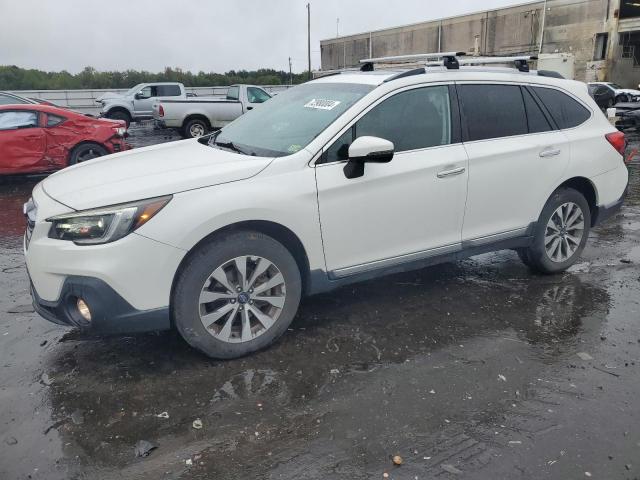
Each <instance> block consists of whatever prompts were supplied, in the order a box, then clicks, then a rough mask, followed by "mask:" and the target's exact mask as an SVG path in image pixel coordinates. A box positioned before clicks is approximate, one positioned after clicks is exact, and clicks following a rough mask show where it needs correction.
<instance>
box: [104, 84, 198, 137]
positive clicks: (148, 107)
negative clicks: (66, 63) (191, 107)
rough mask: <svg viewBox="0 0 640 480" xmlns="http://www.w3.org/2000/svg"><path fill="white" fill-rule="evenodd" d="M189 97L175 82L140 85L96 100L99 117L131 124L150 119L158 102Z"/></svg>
mask: <svg viewBox="0 0 640 480" xmlns="http://www.w3.org/2000/svg"><path fill="white" fill-rule="evenodd" d="M188 96H189V94H188V93H186V91H185V89H184V85H183V84H181V83H177V82H158V83H140V84H138V85H136V86H135V87H132V88H130V89H129V90H127V91H126V92H125V93H113V92H107V93H105V94H103V95H102V96H100V97H98V98H97V99H96V102H97V103H99V104H100V105H101V112H100V116H101V117H107V118H111V119H114V120H124V121H125V122H127V126H129V124H130V123H131V122H136V121H139V120H147V119H151V118H152V116H153V110H152V106H153V104H154V102H157V101H158V100H179V99H186V98H187V97H188Z"/></svg>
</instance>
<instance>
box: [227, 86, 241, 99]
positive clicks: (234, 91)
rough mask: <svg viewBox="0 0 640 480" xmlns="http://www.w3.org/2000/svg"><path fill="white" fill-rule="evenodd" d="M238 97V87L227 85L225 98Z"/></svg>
mask: <svg viewBox="0 0 640 480" xmlns="http://www.w3.org/2000/svg"><path fill="white" fill-rule="evenodd" d="M239 98H240V87H238V86H236V87H229V90H227V100H238V99H239Z"/></svg>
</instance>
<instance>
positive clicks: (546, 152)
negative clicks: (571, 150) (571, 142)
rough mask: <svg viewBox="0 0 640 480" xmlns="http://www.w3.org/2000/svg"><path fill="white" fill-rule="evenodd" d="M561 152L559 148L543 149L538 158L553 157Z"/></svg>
mask: <svg viewBox="0 0 640 480" xmlns="http://www.w3.org/2000/svg"><path fill="white" fill-rule="evenodd" d="M561 152H562V150H560V149H559V148H545V149H544V150H542V151H541V152H540V153H539V154H538V155H540V157H542V158H546V157H555V156H556V155H560V153H561Z"/></svg>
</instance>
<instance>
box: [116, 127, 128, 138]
mask: <svg viewBox="0 0 640 480" xmlns="http://www.w3.org/2000/svg"><path fill="white" fill-rule="evenodd" d="M126 134H127V127H118V128H116V135H118V136H119V137H124V136H125V135H126Z"/></svg>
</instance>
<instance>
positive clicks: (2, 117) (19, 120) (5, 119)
mask: <svg viewBox="0 0 640 480" xmlns="http://www.w3.org/2000/svg"><path fill="white" fill-rule="evenodd" d="M37 126H38V114H37V113H36V112H25V111H14V112H0V130H13V129H16V128H30V127H37Z"/></svg>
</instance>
